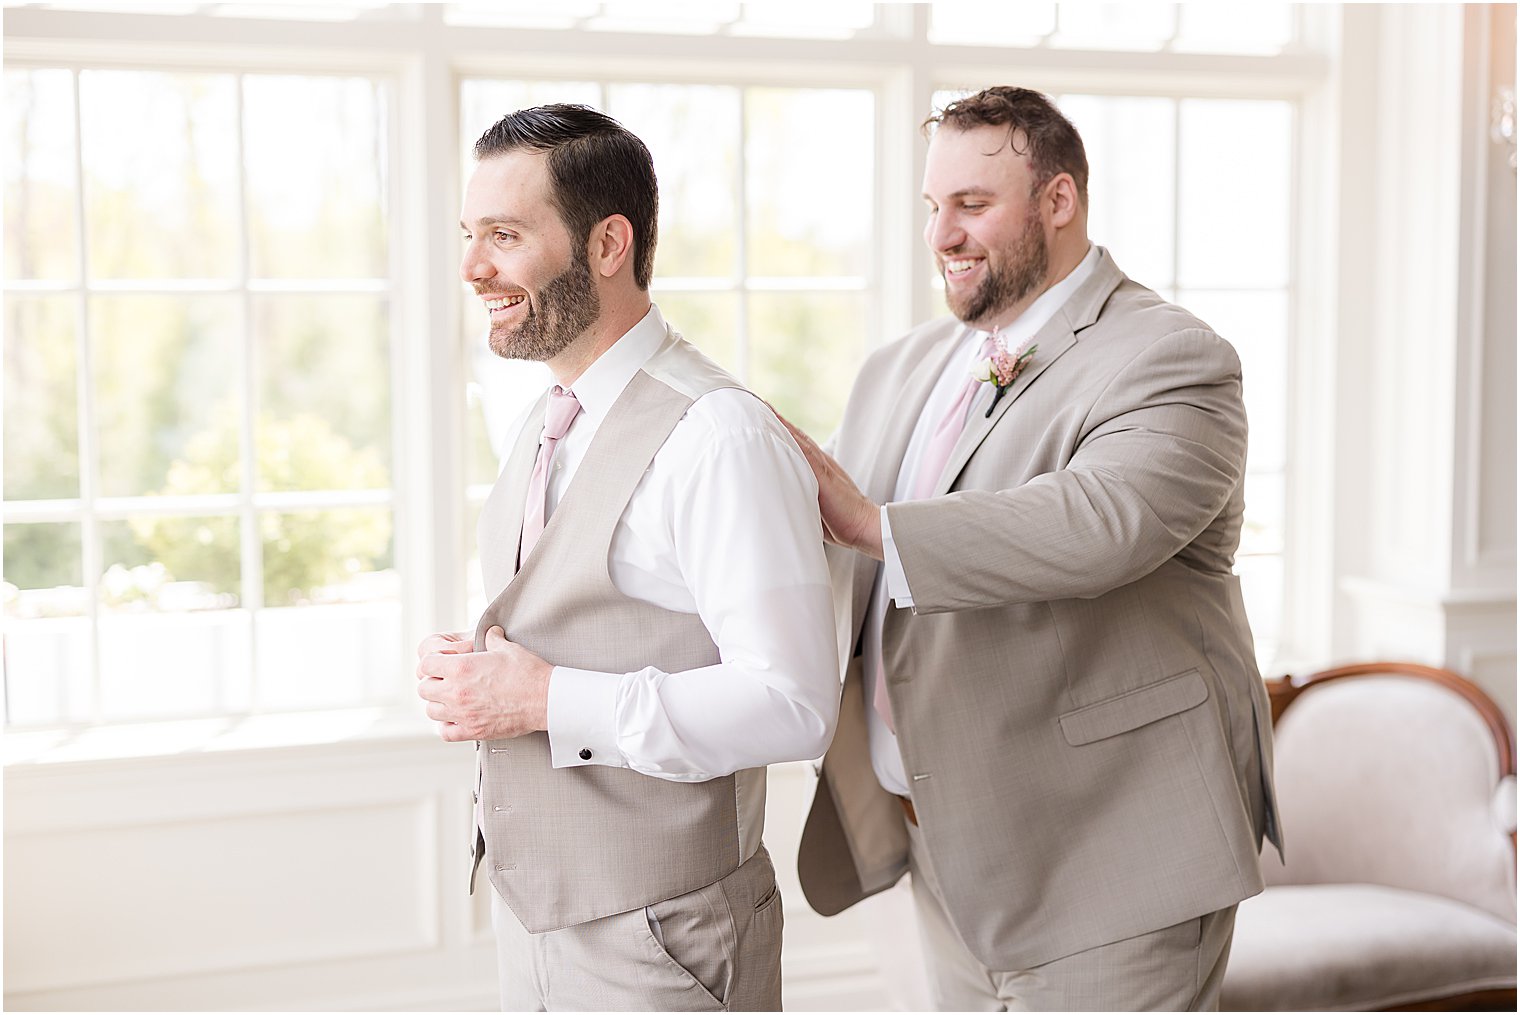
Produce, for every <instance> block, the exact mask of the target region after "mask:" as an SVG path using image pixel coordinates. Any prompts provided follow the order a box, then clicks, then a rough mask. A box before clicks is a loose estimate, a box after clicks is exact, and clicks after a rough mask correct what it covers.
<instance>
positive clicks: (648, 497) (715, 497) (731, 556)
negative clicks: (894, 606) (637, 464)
mask: <svg viewBox="0 0 1520 1015" xmlns="http://www.w3.org/2000/svg"><path fill="white" fill-rule="evenodd" d="M665 336H666V328H665V322H664V319H663V318H662V317H661V316H660V312H659V310H658V308H655V307H651V308H650V310H649V313H648V314H647V315H645V317H644V318H643V319H642V320H640V321H639V323H638V324H636V325H635V326H634V327H633V328H632V329H631V330H630V331H629V332H628V333H627V334H626V335H624V336H623V337H622V338H620V339H619V340H618V341H617V343H616V344H615V345H613V346H612V348H610V349H608V350H607V351H606V352H605V353H603V354H602V355H601V356H600V357H599V358H598V359H597V360H596V361H595V362H594V363H592V364H591V365H590V366H589V367H587V368H586V371H585V373H583V374H582V375H581V376H580V377H579V378H578V379H577V380H576V381H575V383H574V384H573V385H571V387H570V390H571V391H572V392H573V393H574V394H575V396H576V398H577V399H579V401H580V403H581V409H582V412H581V413H580V414H579V415H578V416H577V417H576V418H575V421H574V422H573V423H572V424H571V426H570V430H569V432H568V433H566V435H565V437H564V438H563V439H562V440H561V441H560V443H559V446H558V448H557V450H556V451H555V455H554V462H553V465H552V466H551V470H550V476H549V477H548V482H547V511H546V518H547V517H552V516H553V513H554V509H555V507H556V505H558V503H559V501H560V498H561V497H563V496H564V494H565V491H566V490H567V489H568V487H569V485H570V480H571V479H572V478H573V477H574V476H575V472H576V470H577V468H578V467H579V466H580V464H581V461H582V460H583V459H584V457H585V453H586V449H587V447H588V446H589V445H590V443H591V439H592V437H594V436H595V434H596V431H597V428H598V427H599V426H601V424H602V421H603V420H604V419H605V418H606V416H607V413H608V411H609V410H610V409H611V408H612V405H613V403H614V402H615V401H616V400H617V398H618V396H619V395H621V394H622V392H623V389H624V388H625V387H626V386H627V384H628V382H629V381H631V380H632V379H633V377H634V375H635V374H636V373H637V372H638V370H639V368H640V367H641V366H642V365H643V364H644V362H645V361H646V360H647V359H649V357H650V356H651V355H652V354H653V353H654V352H655V350H656V349H658V348H659V346H660V344H661V343H662V342H663V341H664V340H665ZM520 430H521V423H519V425H518V426H516V427H514V428H513V433H514V434H515V433H517V432H519V431H520ZM820 533H821V528H820V523H819V520H818V485H817V481H816V480H815V479H814V477H813V473H812V470H811V469H810V468H809V467H808V465H807V462H806V460H805V459H804V458H803V457H802V453H801V452H800V451H799V450H798V449H797V446H796V444H795V443H794V442H793V441H792V439H791V436H790V435H789V434H788V433H787V432H786V430H785V428H784V427H783V426H782V425H781V423H780V422H779V421H778V420H777V419H776V417H775V415H774V414H773V413H772V412H771V411H770V409H769V408H767V407H766V406H765V404H764V403H763V402H761V401H760V400H759V399H758V398H756V397H755V396H754V395H753V394H751V393H750V392H748V391H744V390H741V389H738V388H725V389H720V390H717V391H712V392H709V393H708V394H706V395H703V396H702V397H701V398H699V399H697V400H696V401H695V402H694V403H693V404H692V406H691V408H690V409H688V410H687V413H686V415H685V416H684V417H682V419H681V420H680V422H678V423H677V424H676V426H675V428H674V429H673V430H672V431H671V434H670V437H669V439H667V440H666V442H665V444H664V445H663V446H662V447H661V448H660V450H659V451H658V452H657V453H656V454H655V456H654V459H653V461H652V462H651V463H650V466H649V470H648V472H646V473H645V475H644V478H643V479H642V480H640V482H639V485H638V486H637V487H636V488H635V490H634V492H633V496H632V498H631V499H630V500H629V502H628V506H627V508H626V509H625V510H624V512H623V516H622V518H621V519H620V520H619V521H618V525H617V528H616V530H615V531H614V533H613V537H612V546H611V549H610V553H609V558H608V572H609V574H610V576H611V578H612V583H613V585H614V586H616V587H617V589H618V591H620V592H622V593H623V594H624V595H627V596H630V597H632V598H634V599H638V600H641V601H643V602H647V603H652V604H654V605H656V606H660V607H663V608H665V609H667V610H672V611H676V612H680V613H688V614H697V615H698V616H700V617H701V619H702V623H703V625H704V626H705V627H706V628H707V630H708V632H709V634H710V635H711V636H712V639H713V641H714V643H715V644H716V645H717V647H718V653H719V657H720V659H721V661H720V662H719V663H717V664H716V665H713V666H706V667H701V668H699V669H695V670H685V671H682V672H678V673H665V672H663V671H661V670H658V669H655V668H654V667H652V666H651V667H646V668H645V669H642V670H638V671H636V672H633V673H602V672H597V671H593V670H579V669H574V668H571V667H568V666H556V667H555V668H554V671H553V673H552V674H551V676H550V680H549V743H550V751H551V756H552V759H553V764H554V767H555V768H567V767H574V766H578V765H586V764H601V765H612V766H614V767H620V768H630V769H633V770H634V771H637V772H642V773H644V774H645V775H650V776H654V777H655V778H659V779H667V780H670V781H672V782H701V781H704V780H707V779H712V778H716V777H719V776H724V775H728V774H729V773H732V772H736V771H738V770H740V769H745V768H755V767H760V766H763V765H767V764H770V763H772V762H778V761H789V760H803V759H808V758H816V757H818V756H819V755H821V754H822V753H823V752H824V750H825V749H826V748H827V746H828V742H829V739H830V738H831V737H832V736H833V732H834V724H835V720H836V719H837V718H838V714H839V678H838V673H839V670H838V648H837V646H836V641H835V636H834V612H833V605H832V597H831V593H830V590H829V575H828V565H827V564H826V563H825V561H824V556H823V543H822V538H821V535H820ZM549 662H550V663H553V662H554V660H552V659H550V660H549ZM582 748H590V749H591V759H592V760H590V761H583V760H581V758H580V751H581V749H582Z"/></svg>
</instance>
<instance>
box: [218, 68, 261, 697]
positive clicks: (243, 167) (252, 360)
mask: <svg viewBox="0 0 1520 1015" xmlns="http://www.w3.org/2000/svg"><path fill="white" fill-rule="evenodd" d="M246 83H247V75H246V74H239V75H238V76H237V87H236V88H235V89H233V103H234V110H233V119H234V121H235V122H236V124H237V156H238V157H237V192H238V204H237V208H238V212H237V214H238V246H237V251H238V252H237V278H236V283H237V290H238V302H239V311H240V312H239V314H238V317H239V326H240V328H241V335H240V340H241V349H242V352H243V364H242V365H243V398H242V408H243V411H242V418H241V420H240V423H239V427H240V434H241V437H240V440H239V446H240V447H241V449H242V454H241V456H240V459H239V464H240V470H241V475H240V481H239V484H238V485H239V494H238V502H239V512H238V536H239V552H238V558H239V562H240V566H239V568H238V573H239V575H240V592H241V596H240V598H241V601H242V608H243V610H244V611H245V612H246V613H247V616H248V648H249V659H248V684H249V687H248V695H247V702H248V704H247V706H246V707H247V710H248V711H258V708H259V637H258V628H259V612H260V610H262V608H263V606H264V554H263V545H262V541H261V540H260V538H259V516H258V511H257V507H256V504H255V498H254V491H255V490H256V489H257V483H258V443H257V441H258V424H257V419H258V416H257V409H256V406H257V404H258V403H257V396H258V381H257V378H258V349H257V343H256V341H255V335H254V329H253V310H254V308H253V290H252V288H251V287H250V285H249V245H250V240H249V235H248V168H247V167H248V153H247V150H246V148H247V144H248V127H247V123H246V122H245V118H244V109H243V105H244V89H245V87H246ZM227 690H228V689H227V688H226V687H225V686H224V685H223V683H222V681H220V680H218V681H217V694H218V696H219V697H220V698H221V699H222V700H221V702H220V704H222V705H223V707H225V706H226V695H227Z"/></svg>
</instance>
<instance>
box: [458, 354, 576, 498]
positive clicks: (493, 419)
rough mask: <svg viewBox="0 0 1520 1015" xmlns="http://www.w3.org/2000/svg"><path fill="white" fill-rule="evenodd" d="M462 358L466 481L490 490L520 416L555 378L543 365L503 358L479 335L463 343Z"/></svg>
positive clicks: (515, 434)
mask: <svg viewBox="0 0 1520 1015" xmlns="http://www.w3.org/2000/svg"><path fill="white" fill-rule="evenodd" d="M465 355H466V362H467V363H468V364H469V369H470V374H471V378H472V379H471V380H470V381H469V382H468V383H467V384H466V385H465V400H466V405H467V406H468V408H467V410H466V411H467V413H468V415H469V423H468V427H469V433H468V435H467V440H468V441H469V444H468V446H467V449H466V454H467V460H466V463H465V467H466V470H467V472H466V479H467V480H468V481H469V482H470V483H471V484H483V485H485V486H490V485H491V484H492V483H494V482H496V474H497V473H498V472H500V471H501V461H502V458H503V457H504V456H505V455H506V453H507V450H508V448H507V445H506V442H507V441H509V440H511V439H513V438H514V437H516V436H517V430H518V424H519V423H520V422H521V420H522V415H523V413H524V412H526V411H527V409H528V407H529V406H530V405H532V404H533V403H534V402H535V401H537V400H538V397H539V396H540V395H542V394H543V393H544V392H545V391H546V390H548V388H549V385H551V384H553V383H554V377H553V375H552V374H550V372H549V368H548V367H547V366H545V365H544V364H542V363H535V362H531V361H528V360H516V359H502V358H501V357H500V356H498V355H496V354H495V353H494V352H492V351H491V348H490V346H488V345H487V344H486V339H485V333H484V331H477V332H476V333H475V334H474V335H472V336H471V337H470V338H469V339H467V341H466V347H465Z"/></svg>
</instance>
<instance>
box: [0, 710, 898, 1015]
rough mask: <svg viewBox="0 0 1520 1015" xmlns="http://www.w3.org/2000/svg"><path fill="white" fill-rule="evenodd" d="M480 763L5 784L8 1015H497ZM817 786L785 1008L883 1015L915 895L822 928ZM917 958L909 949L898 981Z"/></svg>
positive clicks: (784, 879) (182, 766) (164, 769)
mask: <svg viewBox="0 0 1520 1015" xmlns="http://www.w3.org/2000/svg"><path fill="white" fill-rule="evenodd" d="M67 753H68V750H67V749H65V750H64V751H63V754H64V755H67ZM76 753H78V751H77V750H76ZM473 766H474V752H473V751H471V750H470V749H469V745H460V744H444V743H442V742H441V741H438V740H436V739H435V738H434V737H433V736H432V735H431V731H430V730H429V729H428V728H427V727H426V725H425V724H422V723H417V724H415V725H413V726H412V727H411V728H410V729H408V730H404V731H393V732H389V733H382V734H380V735H371V734H361V735H359V736H357V737H353V738H351V739H348V740H346V741H343V742H338V743H329V744H311V745H307V746H302V747H287V748H284V749H268V748H262V749H251V750H240V749H236V748H235V747H230V746H229V745H228V739H227V738H221V739H218V738H212V739H210V740H207V741H205V742H203V744H202V745H201V746H199V747H197V748H195V749H192V750H187V751H183V752H181V753H177V754H174V755H170V756H148V757H142V758H133V759H113V760H109V761H89V760H79V761H58V762H53V763H38V764H21V765H13V766H11V767H9V768H7V769H6V773H5V926H6V931H7V933H6V935H5V1007H6V1008H7V1009H10V1010H17V1009H23V1010H110V1009H117V1010H164V1011H174V1010H189V1009H211V1010H217V1009H253V1010H260V1009H262V1010H352V1011H363V1010H380V1011H388V1010H408V1009H410V1010H418V1009H421V1010H485V1009H490V1008H494V1007H495V999H496V993H495V984H496V972H495V950H494V947H493V943H492V938H491V931H490V913H489V908H488V906H487V905H486V896H485V895H484V893H481V894H478V895H476V896H475V897H473V898H472V897H470V896H468V895H467V894H466V879H467V877H468V873H469V857H468V854H467V848H468V845H469V828H470V826H471V814H470V810H471V805H470V794H469V787H470V785H471V782H472V779H473V772H474V768H473ZM812 785H813V776H812V769H811V767H810V766H809V765H806V764H794V765H784V766H777V767H776V768H774V769H773V770H772V777H771V784H770V795H769V806H768V813H767V829H766V838H767V841H768V842H769V843H770V848H771V851H772V853H773V855H774V859H775V863H776V868H777V873H778V878H779V880H780V882H781V886H782V892H783V905H784V906H785V907H786V909H785V912H786V942H785V953H784V965H785V973H786V987H785V997H786V1006H787V1007H788V1008H793V1009H810V1010H871V1009H885V1008H888V1007H890V1006H891V997H890V996H889V993H888V990H887V988H886V986H884V980H883V978H882V977H881V975H880V970H881V967H880V965H879V962H878V958H877V953H876V951H875V950H874V949H873V947H872V944H871V940H870V938H869V928H870V927H871V926H872V924H873V922H875V923H878V924H879V923H881V922H882V921H886V922H885V926H888V927H897V928H911V906H910V904H909V900H908V899H907V898H906V896H905V895H904V894H902V893H900V892H899V893H895V894H893V895H892V896H889V897H887V898H884V899H877V900H872V902H871V904H870V905H868V906H865V907H861V908H859V909H856V910H854V911H851V912H848V913H845V914H843V915H841V916H840V917H837V918H834V919H831V920H825V919H824V918H822V917H820V916H818V915H816V914H814V913H812V912H811V911H810V910H808V908H807V906H806V903H805V902H803V900H802V895H801V890H800V889H799V888H798V886H797V878H796V842H797V839H798V837H799V835H800V833H801V828H802V820H803V817H804V815H805V812H806V807H807V804H808V802H809V801H810V800H811V798H812ZM890 936H894V935H889V937H890ZM915 949H916V941H915V939H913V938H912V937H911V935H910V936H907V937H906V938H905V939H904V940H902V941H899V942H896V943H894V944H893V945H892V946H891V951H892V954H893V955H894V966H896V967H897V968H902V965H903V963H905V962H906V963H911V962H914V961H916V951H915ZM909 982H910V983H911V982H912V978H911V977H910V978H909ZM910 1001H911V1003H913V1004H915V1006H921V1005H922V1003H923V1002H922V1001H921V1000H920V999H919V998H918V997H917V996H915V997H913V998H911V999H910Z"/></svg>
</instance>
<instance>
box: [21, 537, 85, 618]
mask: <svg viewBox="0 0 1520 1015" xmlns="http://www.w3.org/2000/svg"><path fill="white" fill-rule="evenodd" d="M79 540H80V533H79V523H78V522H24V523H18V524H13V525H7V526H6V527H5V584H6V585H7V586H13V587H14V588H11V587H7V588H6V589H5V597H6V599H5V614H6V616H7V617H58V616H68V617H72V616H78V615H81V614H83V613H84V612H85V607H86V603H85V600H84V597H83V594H82V592H83V590H82V586H83V585H84V569H83V565H82V564H81V563H80V561H81V560H82V557H81V551H80V542H79Z"/></svg>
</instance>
